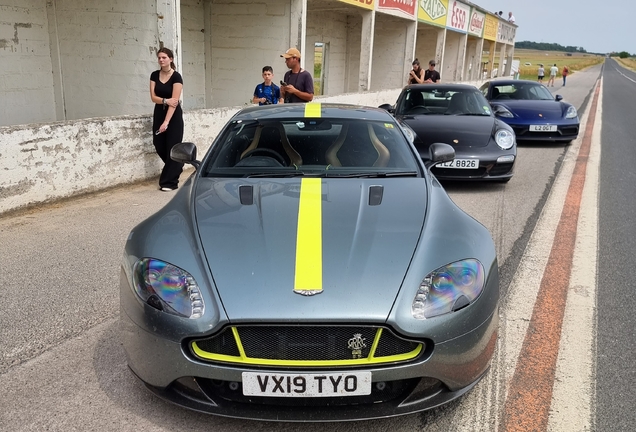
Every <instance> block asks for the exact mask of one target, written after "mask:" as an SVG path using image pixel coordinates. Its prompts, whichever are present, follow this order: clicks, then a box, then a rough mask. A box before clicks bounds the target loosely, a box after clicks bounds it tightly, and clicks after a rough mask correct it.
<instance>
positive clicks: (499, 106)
mask: <svg viewBox="0 0 636 432" xmlns="http://www.w3.org/2000/svg"><path fill="white" fill-rule="evenodd" d="M480 90H481V91H482V93H483V94H484V96H485V97H486V99H488V101H489V102H490V105H491V106H492V109H493V112H494V113H495V115H496V116H497V117H498V118H500V119H501V120H503V121H505V122H506V123H508V124H509V125H510V127H512V129H513V130H514V131H515V135H516V136H517V141H562V142H570V141H572V140H574V139H576V138H577V137H578V135H579V123H580V121H579V116H578V113H577V112H576V108H575V107H574V106H573V105H571V104H569V103H567V102H564V101H563V97H562V96H561V95H556V96H553V95H552V93H550V90H548V89H547V87H545V86H544V85H543V84H541V83H538V82H535V81H529V80H500V79H497V80H493V81H488V82H486V83H484V84H483V85H482V86H481V87H480Z"/></svg>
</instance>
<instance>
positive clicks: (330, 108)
mask: <svg viewBox="0 0 636 432" xmlns="http://www.w3.org/2000/svg"><path fill="white" fill-rule="evenodd" d="M315 110H318V113H319V115H317V114H316V111H315ZM290 117H291V118H305V117H327V118H342V119H364V120H375V121H383V122H391V123H393V122H395V119H394V118H393V116H391V115H390V114H389V113H388V112H387V111H386V110H383V109H381V108H373V107H368V106H363V105H349V104H336V103H320V102H310V103H306V104H305V103H290V104H276V105H263V106H252V107H248V108H243V109H242V110H241V111H239V112H238V113H237V114H236V115H235V116H234V118H233V119H234V120H253V119H257V118H258V119H264V118H267V119H282V118H290Z"/></svg>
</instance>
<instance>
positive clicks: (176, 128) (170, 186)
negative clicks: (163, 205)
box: [150, 48, 183, 192]
mask: <svg viewBox="0 0 636 432" xmlns="http://www.w3.org/2000/svg"><path fill="white" fill-rule="evenodd" d="M157 61H158V62H159V70H156V71H154V72H153V73H151V74H150V99H151V100H152V101H153V102H154V103H155V109H154V112H153V115H152V131H153V137H152V143H153V144H154V146H155V150H156V151H157V154H158V155H159V157H160V158H161V160H162V161H163V163H164V166H163V169H162V170H161V175H160V176H159V189H160V190H162V191H165V192H168V191H172V190H175V189H177V188H178V187H179V176H180V175H181V172H182V171H183V164H182V163H179V162H175V161H173V160H172V159H171V158H170V150H172V147H174V145H175V144H178V143H180V142H182V141H183V111H182V110H181V104H180V102H179V99H180V98H181V92H182V90H183V78H182V77H181V74H179V72H177V71H176V70H175V66H174V55H173V54H172V51H171V50H169V49H168V48H161V49H160V50H159V51H158V52H157Z"/></svg>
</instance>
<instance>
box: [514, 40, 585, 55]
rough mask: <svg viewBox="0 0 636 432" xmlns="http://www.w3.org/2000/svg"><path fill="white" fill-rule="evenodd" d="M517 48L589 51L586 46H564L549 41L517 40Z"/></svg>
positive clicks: (573, 51) (574, 51) (575, 51)
mask: <svg viewBox="0 0 636 432" xmlns="http://www.w3.org/2000/svg"><path fill="white" fill-rule="evenodd" d="M515 48H525V49H536V50H541V51H564V52H571V53H587V51H585V48H583V47H577V46H563V45H561V44H558V43H548V42H530V41H521V42H515Z"/></svg>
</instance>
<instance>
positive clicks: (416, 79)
mask: <svg viewBox="0 0 636 432" xmlns="http://www.w3.org/2000/svg"><path fill="white" fill-rule="evenodd" d="M412 66H413V69H411V71H410V72H409V76H408V79H407V80H406V85H409V84H422V83H423V82H424V71H423V70H422V68H421V67H420V61H419V60H418V59H415V60H413V63H412Z"/></svg>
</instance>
